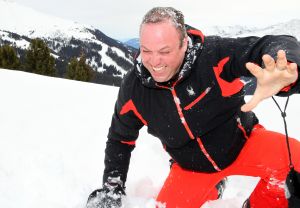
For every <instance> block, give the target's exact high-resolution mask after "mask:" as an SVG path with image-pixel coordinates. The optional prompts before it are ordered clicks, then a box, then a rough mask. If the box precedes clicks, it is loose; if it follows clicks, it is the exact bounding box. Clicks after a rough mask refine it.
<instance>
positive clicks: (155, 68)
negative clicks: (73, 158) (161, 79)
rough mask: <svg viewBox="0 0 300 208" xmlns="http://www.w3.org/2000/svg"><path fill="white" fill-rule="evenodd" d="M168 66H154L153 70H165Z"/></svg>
mask: <svg viewBox="0 0 300 208" xmlns="http://www.w3.org/2000/svg"><path fill="white" fill-rule="evenodd" d="M165 67H166V66H161V67H152V69H153V71H155V72H159V71H161V70H163V69H164V68H165Z"/></svg>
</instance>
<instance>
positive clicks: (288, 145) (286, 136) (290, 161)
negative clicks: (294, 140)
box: [272, 96, 294, 169]
mask: <svg viewBox="0 0 300 208" xmlns="http://www.w3.org/2000/svg"><path fill="white" fill-rule="evenodd" d="M272 99H273V100H274V102H275V104H276V105H277V107H278V109H279V110H280V112H281V117H282V118H283V123H284V130H285V140H286V145H287V149H288V154H289V163H290V164H289V166H290V168H291V169H293V168H294V165H293V162H292V155H291V149H290V143H289V136H288V129H287V122H286V119H285V118H286V109H287V105H288V103H289V99H290V96H288V97H287V100H286V102H285V106H284V110H283V111H282V109H281V108H280V106H279V104H278V102H277V101H276V100H275V98H274V97H273V96H272Z"/></svg>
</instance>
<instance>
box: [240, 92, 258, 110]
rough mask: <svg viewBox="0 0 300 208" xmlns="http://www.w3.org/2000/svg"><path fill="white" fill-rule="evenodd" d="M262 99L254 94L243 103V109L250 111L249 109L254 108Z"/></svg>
mask: <svg viewBox="0 0 300 208" xmlns="http://www.w3.org/2000/svg"><path fill="white" fill-rule="evenodd" d="M260 101H261V99H260V98H258V97H257V96H255V95H254V96H253V97H252V98H251V100H250V101H249V102H247V103H246V104H244V105H242V107H241V111H243V112H248V111H251V110H253V109H254V108H255V107H256V106H257V105H258V103H259V102H260Z"/></svg>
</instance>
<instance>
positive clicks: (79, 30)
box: [0, 0, 300, 91]
mask: <svg viewBox="0 0 300 208" xmlns="http://www.w3.org/2000/svg"><path fill="white" fill-rule="evenodd" d="M189 24H191V25H192V26H193V23H189ZM199 29H201V30H202V32H203V33H204V35H219V36H225V37H241V36H248V35H255V36H262V35H266V34H275V35H276V34H288V35H293V36H295V37H297V39H298V40H300V20H299V19H294V20H291V21H288V22H285V23H278V24H276V25H271V26H269V27H265V28H254V27H247V26H240V25H236V26H209V25H203V26H201V27H199ZM33 38H41V39H43V40H44V41H45V42H46V43H47V44H48V46H49V48H50V49H51V50H52V51H51V52H52V55H53V56H54V57H55V58H56V68H57V69H58V73H59V75H60V76H63V74H64V72H65V70H66V65H67V63H68V61H69V60H70V58H72V57H79V55H80V54H81V53H82V52H83V53H84V54H85V55H86V58H87V63H88V64H89V65H90V66H92V68H93V69H94V70H95V71H97V72H98V73H97V76H96V78H95V80H94V81H95V82H97V83H102V84H108V85H119V84H120V82H121V79H122V78H123V76H124V75H125V74H126V73H127V71H128V70H129V69H130V68H132V66H133V56H134V54H135V53H136V52H137V48H138V47H139V39H138V38H133V39H131V40H128V41H126V42H124V43H122V42H121V41H117V40H114V39H112V38H110V37H108V36H106V35H105V34H104V33H103V32H101V31H100V30H98V29H96V28H94V27H93V26H89V25H83V24H79V23H77V22H74V21H69V20H65V19H61V18H58V17H54V16H50V15H46V14H44V13H41V12H38V11H35V10H33V9H31V8H28V7H25V6H22V5H20V4H18V3H15V2H14V1H12V0H0V46H1V45H3V44H9V45H13V46H14V47H15V48H16V49H17V52H18V54H19V56H20V57H21V59H22V57H24V52H25V49H27V48H28V46H29V44H30V41H31V40H32V39H33ZM250 84H251V85H252V83H250ZM248 85H249V83H248ZM250 91H251V90H250Z"/></svg>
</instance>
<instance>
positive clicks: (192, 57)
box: [134, 29, 204, 88]
mask: <svg viewBox="0 0 300 208" xmlns="http://www.w3.org/2000/svg"><path fill="white" fill-rule="evenodd" d="M203 42H204V36H203V35H202V33H201V32H200V31H199V30H195V29H192V30H188V47H187V51H186V53H185V58H184V60H183V63H182V65H181V67H180V70H179V72H178V73H177V74H176V75H175V76H174V77H173V78H172V79H171V80H170V81H168V82H165V83H157V82H156V81H155V80H154V79H153V78H152V76H151V74H150V73H149V72H148V70H147V69H146V68H145V66H144V65H143V64H142V60H141V55H140V53H139V54H138V56H137V58H136V59H135V67H134V71H135V73H136V76H137V77H138V78H139V79H140V80H141V82H142V84H143V85H144V86H147V87H151V88H157V86H158V85H164V86H166V87H170V86H172V85H173V83H175V82H176V83H178V82H181V81H182V80H184V79H186V77H188V76H189V75H190V73H191V71H192V66H193V64H194V62H195V61H196V59H197V57H198V56H199V55H200V52H201V51H202V48H203Z"/></svg>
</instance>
